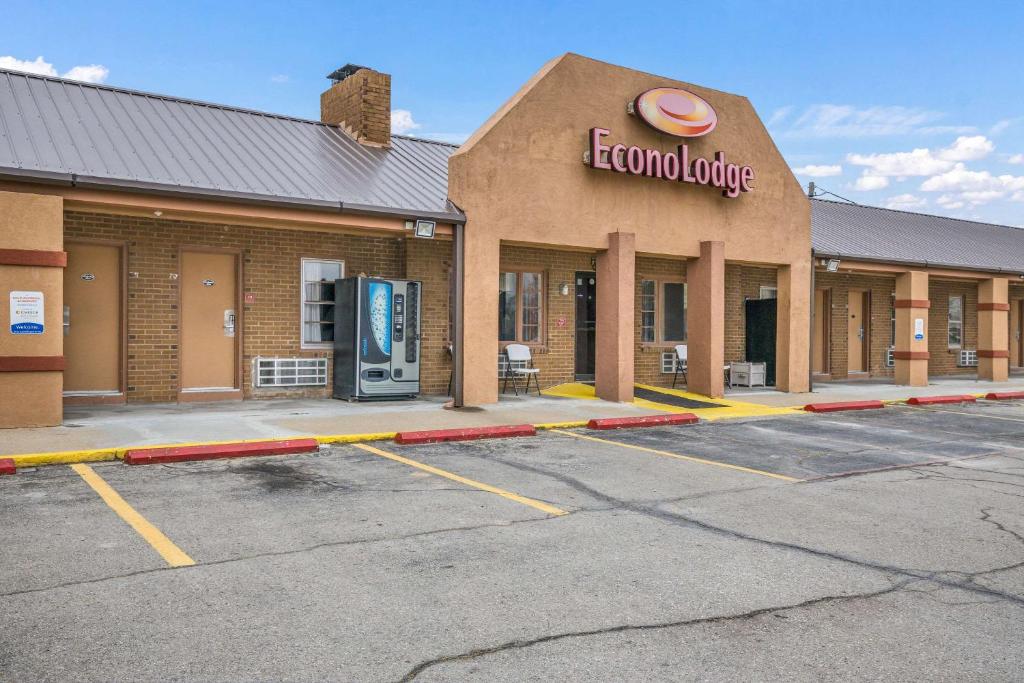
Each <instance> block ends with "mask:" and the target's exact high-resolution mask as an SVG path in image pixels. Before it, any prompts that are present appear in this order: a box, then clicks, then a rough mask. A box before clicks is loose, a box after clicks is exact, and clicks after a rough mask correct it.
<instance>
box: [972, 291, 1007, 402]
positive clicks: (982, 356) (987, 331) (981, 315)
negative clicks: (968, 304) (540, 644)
mask: <svg viewBox="0 0 1024 683" xmlns="http://www.w3.org/2000/svg"><path fill="white" fill-rule="evenodd" d="M1009 284H1010V283H1009V281H1008V280H1007V279H1006V278H1005V277H994V278H992V279H990V280H983V281H982V282H979V283H978V379H986V380H990V381H992V382H1005V381H1006V380H1007V379H1008V377H1009V370H1010V368H1009V366H1010V347H1009V343H1008V342H1009V338H1008V334H1007V333H1008V332H1009V327H1008V325H1009V323H1008V321H1007V318H1008V316H1009V313H1010V299H1009Z"/></svg>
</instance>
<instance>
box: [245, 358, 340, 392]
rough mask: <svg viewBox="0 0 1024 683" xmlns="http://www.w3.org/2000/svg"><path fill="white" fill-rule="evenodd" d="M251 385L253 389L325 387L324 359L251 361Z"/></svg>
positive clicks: (325, 368) (257, 359) (325, 367)
mask: <svg viewBox="0 0 1024 683" xmlns="http://www.w3.org/2000/svg"><path fill="white" fill-rule="evenodd" d="M252 383H253V386H255V387H325V386H327V359H326V358H263V357H261V356H257V357H256V358H253V359H252Z"/></svg>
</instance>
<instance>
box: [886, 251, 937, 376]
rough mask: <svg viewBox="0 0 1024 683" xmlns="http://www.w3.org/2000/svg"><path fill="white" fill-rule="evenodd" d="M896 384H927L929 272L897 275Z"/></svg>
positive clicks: (894, 354) (894, 356) (929, 306)
mask: <svg viewBox="0 0 1024 683" xmlns="http://www.w3.org/2000/svg"><path fill="white" fill-rule="evenodd" d="M894 305H895V307H896V349H895V351H893V358H894V359H895V363H896V377H895V379H896V384H902V385H905V386H911V387H925V386H928V309H929V308H931V305H932V304H931V301H930V300H929V299H928V273H926V272H923V271H909V272H906V273H902V274H900V275H899V276H897V277H896V301H895V303H894Z"/></svg>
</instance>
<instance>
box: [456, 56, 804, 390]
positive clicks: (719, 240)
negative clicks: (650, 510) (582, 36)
mask: <svg viewBox="0 0 1024 683" xmlns="http://www.w3.org/2000/svg"><path fill="white" fill-rule="evenodd" d="M655 87H678V88H683V89H685V90H688V91H690V92H693V93H695V94H697V95H698V96H700V97H702V98H704V99H705V100H706V101H707V102H708V103H710V104H711V106H712V107H713V108H714V109H715V111H716V113H717V116H718V124H717V127H716V128H715V129H714V130H713V131H711V132H710V133H709V134H707V135H704V136H702V137H693V138H686V139H681V138H678V137H674V136H671V135H666V134H663V133H660V132H657V131H655V130H653V129H652V128H649V127H647V126H645V125H644V124H643V123H641V121H640V120H639V119H638V118H637V117H636V116H634V115H632V114H630V113H628V112H627V108H626V107H627V103H629V102H631V101H632V100H633V99H634V98H635V97H636V96H637V95H638V94H640V93H642V92H644V91H647V90H649V89H651V88H655ZM594 127H599V128H603V129H607V130H608V131H610V132H609V134H608V136H607V138H606V142H607V144H615V143H622V144H625V145H636V146H639V147H642V148H648V149H656V150H661V151H663V152H670V151H673V150H675V149H676V146H677V145H678V144H680V143H681V142H685V143H686V144H687V145H688V147H689V152H690V158H691V159H693V158H697V157H704V158H708V159H711V158H713V157H714V155H715V154H716V153H717V152H724V154H725V157H726V158H727V159H728V160H729V161H731V162H733V163H736V164H741V165H745V166H750V167H751V168H752V169H753V170H754V173H755V176H754V180H753V183H752V185H753V190H752V191H751V192H746V193H742V194H741V195H740V196H738V197H736V198H732V199H730V198H727V197H724V196H723V193H722V192H721V191H720V190H718V189H716V188H712V187H706V186H698V185H692V184H684V183H681V182H673V181H669V180H664V179H660V178H653V177H641V176H635V175H627V174H617V173H608V172H605V171H601V170H597V169H594V168H590V167H588V166H587V165H586V164H584V161H583V155H584V152H585V151H586V150H587V149H588V142H589V138H588V131H589V130H590V129H591V128H594ZM449 195H450V197H451V199H452V201H453V202H455V204H456V205H458V206H459V207H460V208H461V209H462V210H463V211H465V212H466V214H467V216H468V221H467V224H466V231H465V232H466V237H465V244H466V258H465V264H466V266H465V273H464V276H465V283H466V286H465V299H464V315H465V319H466V320H467V321H470V320H471V321H472V324H467V325H465V326H464V333H463V338H462V339H461V342H462V349H463V352H464V354H465V356H464V368H465V370H464V377H463V386H464V396H463V399H464V403H465V404H466V405H474V404H484V403H491V402H494V401H496V400H497V396H498V388H497V383H496V382H495V381H494V374H495V373H494V368H495V366H496V363H497V355H498V352H499V347H498V344H497V342H496V330H497V328H498V316H497V310H496V307H495V301H497V299H498V282H497V277H496V273H497V272H498V271H497V264H498V253H499V249H500V246H501V245H502V244H503V243H505V244H522V245H537V246H546V247H553V248H562V249H579V250H585V251H588V252H592V253H593V254H594V255H595V256H596V258H597V262H598V264H599V266H598V270H599V282H598V287H599V291H598V297H599V300H598V321H597V329H598V332H597V334H598V339H599V340H605V341H604V342H603V343H602V342H599V343H598V345H597V353H598V357H597V362H596V365H597V367H599V368H600V367H602V366H603V365H604V364H605V363H606V362H615V363H627V364H629V365H630V366H631V365H632V363H633V359H632V353H631V351H630V348H631V347H630V346H629V345H625V344H624V343H622V340H623V339H625V338H626V335H627V330H626V329H625V328H626V326H629V330H628V335H629V338H632V336H633V320H634V318H633V315H632V310H629V311H627V310H625V308H626V307H631V306H632V303H631V302H627V301H626V300H625V298H624V297H623V296H622V293H621V292H620V291H619V290H618V287H619V286H620V285H621V283H620V285H615V284H612V283H607V282H605V283H602V282H600V279H601V278H600V274H601V271H602V268H601V266H600V264H601V263H604V262H606V261H607V260H608V259H609V258H613V260H615V261H616V262H619V263H621V262H622V261H623V259H628V258H629V256H628V255H627V254H626V253H625V250H626V249H628V245H627V244H626V242H627V241H629V242H632V243H633V245H634V246H633V250H634V256H635V255H643V256H664V257H670V258H682V259H685V260H687V261H688V264H689V266H690V267H688V269H687V270H688V272H691V273H696V275H695V277H696V278H697V280H696V281H693V282H690V288H689V296H691V297H692V301H693V306H692V307H691V308H692V310H691V312H690V316H691V324H690V325H689V333H690V339H689V344H690V349H691V350H690V360H689V365H690V373H691V374H690V376H691V385H692V386H693V387H694V388H695V389H696V390H698V391H701V392H703V393H706V394H709V395H720V394H721V391H722V360H723V358H724V352H723V347H724V324H723V323H722V321H721V319H722V315H723V312H722V305H721V296H722V294H721V291H720V290H721V288H722V287H723V273H724V268H725V265H726V263H745V264H760V265H765V266H770V267H775V268H777V269H778V273H779V296H780V299H779V306H780V307H779V315H778V321H779V322H778V327H779V329H778V334H777V340H778V342H779V347H778V350H777V357H778V360H777V363H778V365H777V367H778V374H779V376H778V380H777V383H778V386H779V387H780V388H783V389H785V390H788V391H803V390H806V388H807V384H808V363H809V360H808V344H809V334H810V319H809V309H810V272H811V264H810V252H811V241H810V207H809V204H808V202H807V199H806V197H805V196H804V195H803V191H802V189H801V188H800V186H799V184H798V183H797V181H796V179H795V178H794V177H793V174H792V172H791V171H790V169H789V167H788V166H787V164H786V163H785V161H784V160H783V158H782V156H781V155H780V154H779V152H778V150H777V149H776V147H775V145H774V143H773V142H772V140H771V138H770V137H769V135H768V133H767V131H766V130H765V128H764V125H763V124H762V123H761V121H760V119H759V118H758V116H757V113H756V112H755V111H754V108H753V107H752V106H751V104H750V102H749V101H748V100H747V99H746V98H744V97H741V96H737V95H731V94H727V93H722V92H718V91H715V90H710V89H708V88H703V87H700V86H696V85H691V84H688V83H683V82H679V81H674V80H672V79H668V78H663V77H660V76H655V75H652V74H647V73H642V72H639V71H633V70H631V69H626V68H622V67H618V66H613V65H610V64H606V63H603V62H598V61H595V60H592V59H588V58H585V57H581V56H579V55H574V54H566V55H563V56H561V57H558V58H557V59H554V60H552V61H551V62H549V63H548V64H546V65H545V66H544V67H543V68H542V69H541V70H540V71H539V72H538V73H537V74H536V75H535V76H534V77H533V78H532V79H531V80H530V81H529V82H528V83H527V84H526V85H525V86H524V87H523V88H522V89H521V90H520V91H519V92H518V93H516V94H515V96H514V97H513V98H512V99H510V100H509V101H508V102H507V103H506V104H505V105H504V106H503V107H502V108H501V109H499V110H498V112H496V113H495V115H494V116H492V117H491V118H490V119H489V120H488V121H487V122H486V123H485V124H484V125H483V126H482V127H481V128H480V129H479V130H478V131H477V132H476V133H475V134H474V135H473V136H472V137H471V138H470V139H469V140H468V141H467V142H466V144H464V145H463V146H462V147H461V148H460V149H459V150H458V151H457V152H456V153H455V155H454V156H453V157H452V158H451V161H450V162H449ZM627 234H629V235H632V236H633V237H632V238H631V239H630V240H623V239H622V238H621V236H623V235H627ZM616 235H619V236H620V237H615V236H616ZM608 254H613V256H608ZM624 272H625V269H624V268H620V270H619V271H618V274H619V275H618V276H619V277H621V276H622V274H623V273H624ZM602 295H605V296H611V297H613V298H618V300H619V301H620V302H621V304H620V306H621V307H622V308H616V309H615V310H614V311H613V310H611V307H609V306H608V305H607V303H608V302H607V301H604V302H602V301H601V296H602ZM609 327H613V328H621V329H616V331H614V332H612V331H611V330H609V329H607V328H609ZM602 328H606V329H604V330H603V331H602ZM627 356H628V358H627ZM627 374H628V373H623V372H616V373H610V372H602V373H601V374H599V375H598V376H597V377H596V385H597V386H596V390H597V393H598V395H600V396H608V397H614V398H616V399H617V400H622V398H621V397H623V396H626V392H625V390H624V388H623V387H622V386H621V385H622V384H623V383H624V382H626V381H627V379H628V377H627V376H626V375H627Z"/></svg>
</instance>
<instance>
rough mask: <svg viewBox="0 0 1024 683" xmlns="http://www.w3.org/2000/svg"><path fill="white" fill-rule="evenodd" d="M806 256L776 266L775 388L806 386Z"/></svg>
mask: <svg viewBox="0 0 1024 683" xmlns="http://www.w3.org/2000/svg"><path fill="white" fill-rule="evenodd" d="M812 267H813V265H812V264H811V261H810V260H807V261H801V262H799V263H793V264H791V265H788V266H780V267H779V270H778V274H777V275H776V287H777V288H778V295H777V296H778V300H777V301H776V304H777V305H778V309H777V314H778V320H777V322H776V333H775V334H776V340H775V388H777V389H778V390H779V391H792V392H804V391H808V390H809V389H810V366H809V365H808V363H810V348H811V306H812V302H811V268H812Z"/></svg>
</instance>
